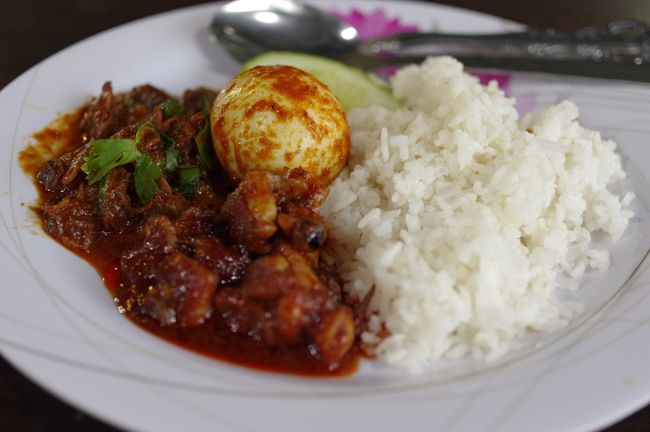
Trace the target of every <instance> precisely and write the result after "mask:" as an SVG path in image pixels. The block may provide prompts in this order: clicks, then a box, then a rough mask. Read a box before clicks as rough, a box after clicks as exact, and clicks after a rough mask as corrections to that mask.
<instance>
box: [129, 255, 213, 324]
mask: <svg viewBox="0 0 650 432" xmlns="http://www.w3.org/2000/svg"><path fill="white" fill-rule="evenodd" d="M218 283H219V277H218V276H217V275H216V274H215V273H214V272H212V271H210V270H208V269H206V268H205V267H203V266H202V265H201V264H199V263H197V262H196V261H194V260H193V259H191V258H189V257H187V256H186V255H183V254H182V253H180V252H174V253H172V254H171V255H168V256H166V257H165V258H164V259H163V260H162V261H161V262H159V263H157V265H156V273H155V277H154V280H153V281H152V284H151V285H150V286H149V287H148V289H147V290H146V292H145V293H144V295H143V299H142V303H141V306H140V312H141V313H143V314H145V315H149V316H151V317H152V318H154V319H156V320H157V321H158V322H159V323H160V324H161V325H179V326H181V327H192V326H196V325H199V324H201V323H203V321H204V320H205V319H206V318H208V317H209V316H210V312H211V311H212V297H213V296H214V292H215V289H216V287H217V284H218Z"/></svg>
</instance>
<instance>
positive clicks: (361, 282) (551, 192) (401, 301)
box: [322, 57, 633, 370]
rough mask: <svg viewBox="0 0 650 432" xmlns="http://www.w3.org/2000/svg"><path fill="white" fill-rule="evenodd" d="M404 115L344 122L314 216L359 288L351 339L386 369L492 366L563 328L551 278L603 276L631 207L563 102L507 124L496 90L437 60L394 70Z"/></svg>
mask: <svg viewBox="0 0 650 432" xmlns="http://www.w3.org/2000/svg"><path fill="white" fill-rule="evenodd" d="M391 84H392V87H393V91H394V93H395V95H396V96H398V97H400V98H403V99H404V100H405V101H406V104H405V107H404V108H401V109H397V110H394V111H391V110H387V109H383V108H379V107H372V108H367V109H357V110H354V111H352V112H351V113H350V114H349V118H348V119H349V122H350V127H351V131H352V132H351V133H352V154H351V159H350V163H349V165H348V168H346V169H345V170H344V172H343V173H342V174H341V175H340V176H339V178H338V179H337V180H336V181H335V182H334V183H333V185H332V187H331V192H330V195H329V197H328V199H327V200H326V202H325V204H324V206H323V208H322V211H323V214H324V216H325V217H326V220H327V221H328V224H329V228H330V233H331V236H332V237H334V238H335V239H336V243H337V244H338V247H340V249H341V250H338V251H337V252H338V254H339V255H338V256H340V257H341V265H342V272H343V276H344V278H345V280H346V284H345V289H346V290H347V292H349V293H350V294H351V295H352V296H353V297H354V298H356V299H359V300H360V299H363V298H364V297H365V296H366V295H367V294H368V293H369V292H370V290H371V287H373V286H374V293H373V295H372V299H371V302H370V308H369V315H368V317H367V318H368V328H367V330H366V331H365V332H364V333H363V335H362V338H363V341H364V342H365V343H366V344H367V346H369V347H370V348H371V349H372V350H373V351H374V353H375V354H376V355H377V356H378V357H379V358H380V359H381V360H383V361H385V362H387V363H388V364H390V365H395V366H402V367H408V368H411V369H413V370H419V369H422V368H423V367H426V366H427V365H429V364H431V363H433V362H435V361H436V360H439V359H442V358H457V357H461V356H471V357H473V358H476V359H488V360H489V359H491V358H495V357H498V356H499V355H501V354H503V353H505V352H507V351H508V350H510V349H511V348H512V347H513V346H514V344H516V340H517V338H519V337H521V336H522V335H524V334H526V333H527V332H530V331H548V330H551V329H555V328H558V327H560V326H562V325H564V324H565V323H566V321H567V319H568V318H569V317H570V316H571V315H572V314H573V313H575V312H576V310H577V309H578V307H579V306H578V305H576V304H575V303H572V302H563V301H561V300H560V299H559V297H558V283H557V275H558V273H561V272H566V273H568V274H569V275H570V276H572V277H574V278H575V277H578V276H580V275H581V274H582V273H583V272H584V271H585V270H586V269H588V268H594V269H598V270H604V269H606V268H607V266H608V261H609V255H608V251H607V250H599V249H595V248H593V247H592V246H591V244H590V240H591V237H592V233H594V232H597V231H602V232H605V233H608V234H610V235H611V238H612V240H614V241H615V240H617V239H618V238H619V237H620V236H621V234H622V233H623V231H624V230H625V228H626V226H627V224H628V220H629V219H630V218H631V217H632V212H631V211H630V210H629V209H628V207H629V203H630V201H631V200H632V199H633V196H632V194H626V195H625V196H624V197H622V198H619V197H618V196H617V195H615V194H614V193H612V192H610V191H609V190H608V187H609V186H611V185H612V183H614V182H616V181H618V180H621V179H623V178H624V177H625V173H624V172H623V170H622V168H621V161H620V157H619V156H618V155H617V154H616V153H615V148H616V144H615V143H614V142H612V141H609V140H604V139H602V138H601V136H600V134H599V133H598V132H596V131H591V130H587V129H585V128H583V127H582V126H580V124H579V123H578V121H577V120H578V109H577V108H576V106H575V105H574V104H573V103H572V102H568V101H565V102H562V103H560V104H557V105H554V106H551V107H549V108H547V109H546V110H545V111H543V112H541V113H539V114H536V115H532V116H526V117H525V118H523V119H519V118H518V115H517V112H516V111H515V109H514V106H513V104H514V101H513V100H512V99H508V98H506V97H505V96H504V94H503V93H502V91H501V90H499V89H498V87H497V86H496V83H491V84H490V85H488V86H487V87H483V86H481V85H480V84H479V83H478V80H477V79H476V78H474V77H472V76H469V75H467V74H464V73H463V67H462V65H461V64H460V63H459V62H458V61H456V60H454V59H452V58H450V57H436V58H430V59H428V60H427V61H425V62H424V63H423V64H422V65H421V66H409V67H407V68H404V69H403V70H401V71H400V72H399V73H398V74H397V75H396V76H395V77H394V78H393V80H392V82H391Z"/></svg>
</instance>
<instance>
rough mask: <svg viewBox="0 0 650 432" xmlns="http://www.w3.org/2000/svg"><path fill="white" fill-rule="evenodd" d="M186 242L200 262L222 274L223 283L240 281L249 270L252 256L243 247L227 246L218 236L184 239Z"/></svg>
mask: <svg viewBox="0 0 650 432" xmlns="http://www.w3.org/2000/svg"><path fill="white" fill-rule="evenodd" d="M184 242H185V244H187V245H191V248H192V253H193V256H194V258H195V259H196V260H197V261H198V262H199V263H201V264H202V265H204V266H205V267H206V268H208V269H210V270H212V271H214V272H215V273H217V274H218V275H219V276H220V278H221V279H220V283H221V284H223V285H228V284H234V283H237V282H239V281H240V280H241V278H242V277H243V276H244V273H245V272H246V271H247V266H248V264H249V263H250V258H249V257H248V253H247V252H246V249H244V248H242V247H229V246H226V245H224V244H223V242H222V241H221V240H219V238H218V237H199V238H194V239H192V240H190V239H184Z"/></svg>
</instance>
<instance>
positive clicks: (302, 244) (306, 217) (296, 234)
mask: <svg viewBox="0 0 650 432" xmlns="http://www.w3.org/2000/svg"><path fill="white" fill-rule="evenodd" d="M292 210H293V211H292V212H291V213H282V214H280V215H278V226H279V227H280V229H281V230H282V232H283V233H284V235H285V236H287V238H288V239H289V240H290V241H291V244H292V245H293V246H294V247H296V248H297V249H298V250H300V251H302V252H307V253H309V252H314V251H316V250H318V249H319V248H320V247H321V246H323V244H324V243H325V236H326V230H325V223H324V221H323V218H322V217H321V216H320V215H319V214H318V213H314V212H312V211H310V210H308V209H307V208H305V207H294V208H292Z"/></svg>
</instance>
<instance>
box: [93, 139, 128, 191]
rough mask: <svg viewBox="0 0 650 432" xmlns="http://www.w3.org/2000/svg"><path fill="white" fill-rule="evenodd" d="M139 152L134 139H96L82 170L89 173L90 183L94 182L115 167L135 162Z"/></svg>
mask: <svg viewBox="0 0 650 432" xmlns="http://www.w3.org/2000/svg"><path fill="white" fill-rule="evenodd" d="M139 154H140V152H139V151H138V149H137V148H136V146H135V142H134V141H133V140H132V139H125V138H109V139H98V140H94V141H93V142H92V144H91V145H90V153H89V154H88V156H87V157H86V158H85V162H84V164H83V165H81V170H82V171H83V172H84V173H86V175H88V184H93V183H96V182H98V181H99V180H101V179H102V177H104V176H105V175H106V173H108V172H109V171H110V170H112V169H113V168H116V167H118V166H120V165H125V164H128V163H131V162H133V161H134V160H135V159H136V157H138V155H139Z"/></svg>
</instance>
